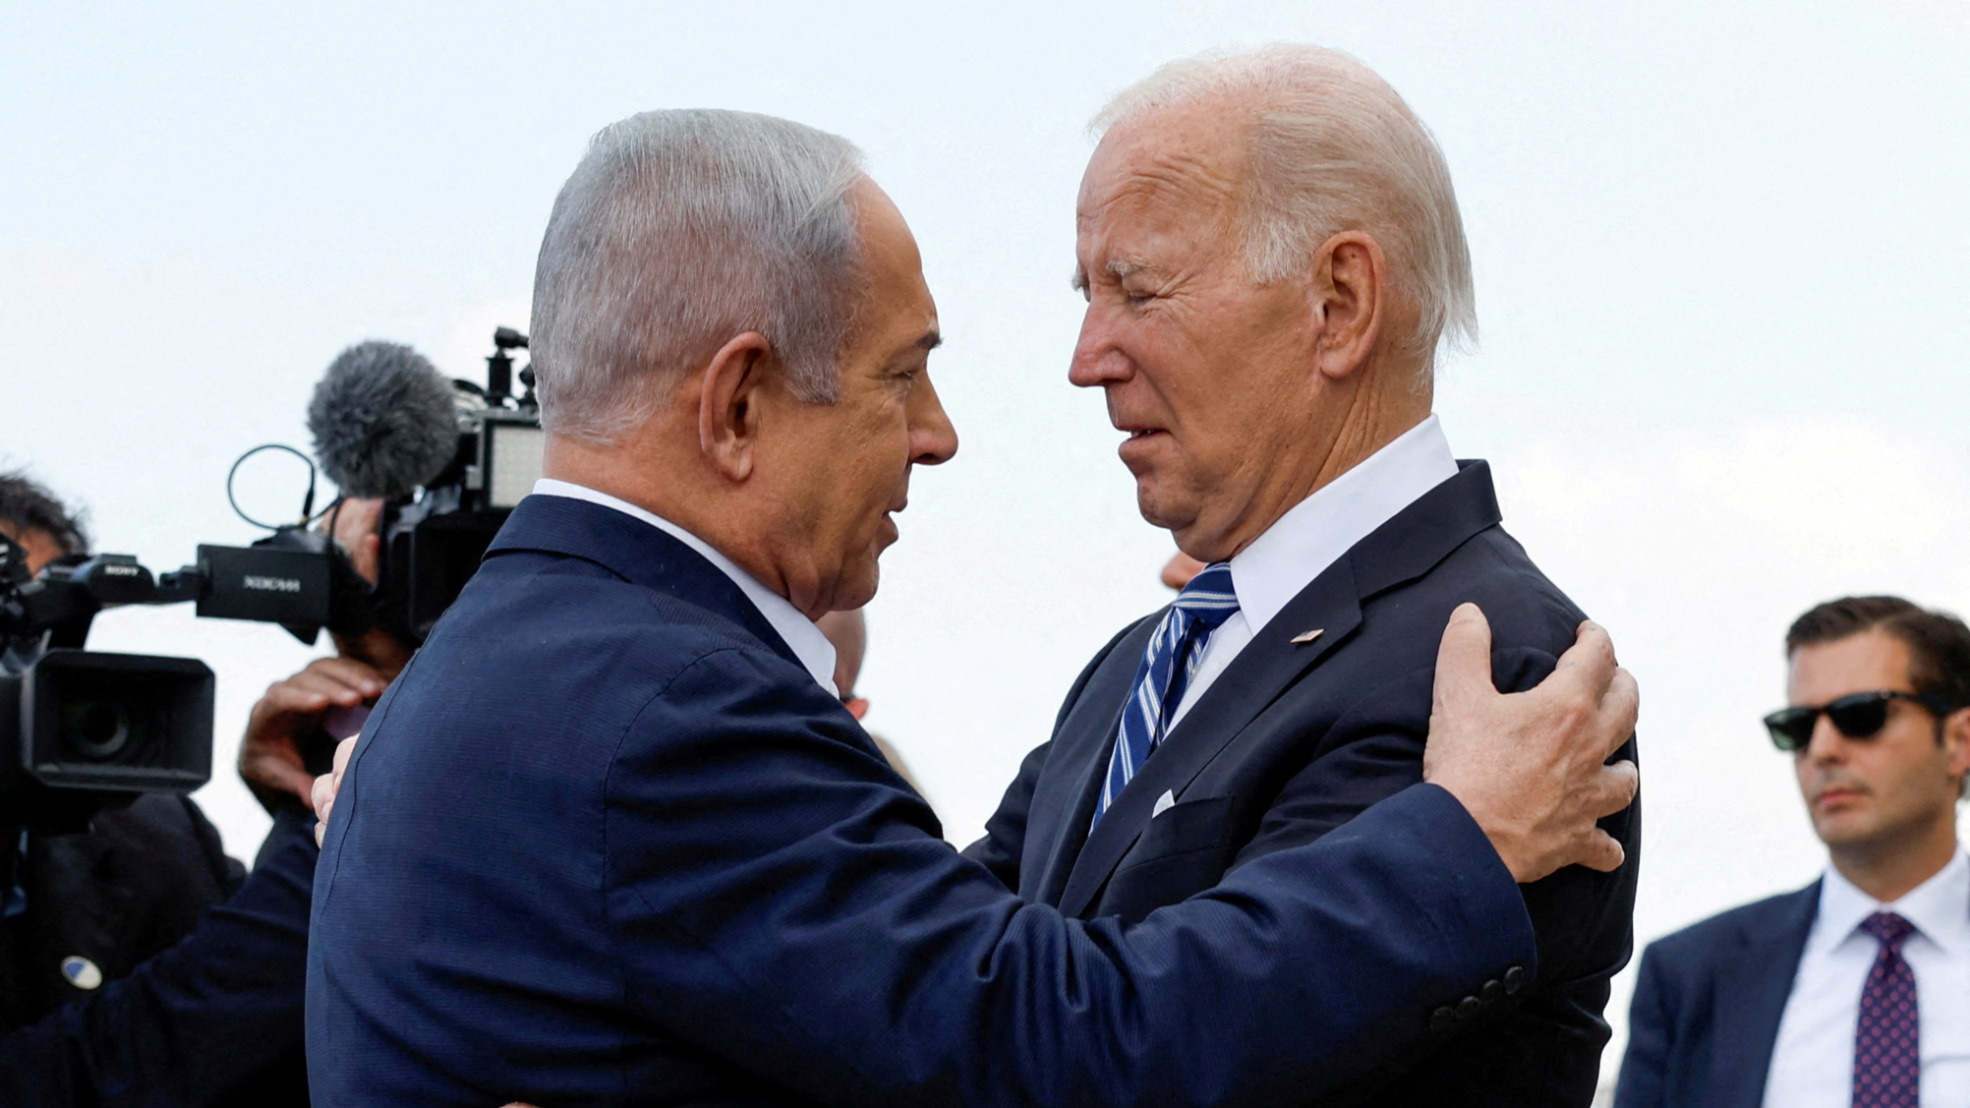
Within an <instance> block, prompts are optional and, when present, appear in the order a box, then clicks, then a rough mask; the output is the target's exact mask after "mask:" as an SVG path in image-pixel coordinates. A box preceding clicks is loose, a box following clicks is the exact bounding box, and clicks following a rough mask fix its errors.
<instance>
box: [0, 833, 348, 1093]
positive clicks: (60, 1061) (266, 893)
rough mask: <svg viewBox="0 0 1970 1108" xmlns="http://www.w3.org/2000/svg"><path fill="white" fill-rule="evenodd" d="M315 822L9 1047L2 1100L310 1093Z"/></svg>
mask: <svg viewBox="0 0 1970 1108" xmlns="http://www.w3.org/2000/svg"><path fill="white" fill-rule="evenodd" d="M313 827H314V824H313V821H312V820H308V821H302V820H299V819H288V820H286V821H284V822H282V823H277V824H276V825H275V830H274V835H276V836H281V838H282V842H281V844H280V845H279V847H278V849H276V850H275V851H273V852H272V853H271V854H270V855H268V857H267V861H266V863H265V864H263V865H262V866H261V867H260V868H258V869H255V870H254V871H253V872H252V873H251V874H250V875H248V876H247V878H246V881H245V883H244V884H243V885H242V886H241V887H240V890H239V892H238V893H237V894H236V895H235V896H233V898H232V899H230V900H228V901H227V902H225V903H224V904H221V905H218V906H216V907H214V908H212V909H211V910H210V911H208V912H207V913H206V914H205V916H204V917H203V918H202V919H201V920H200V921H199V923H198V926H197V927H196V928H194V929H193V931H192V932H191V934H190V935H188V936H186V938H185V939H184V940H183V941H182V942H180V943H178V944H177V945H175V946H173V947H170V948H168V949H166V950H165V951H164V952H163V953H161V954H159V955H157V956H156V957H155V958H152V959H151V960H149V961H147V962H145V963H143V964H142V965H140V966H138V967H137V969H136V970H135V971H133V972H132V973H131V974H130V975H129V976H127V977H124V978H122V979H120V980H117V981H113V982H111V983H110V984H108V985H106V986H104V988H103V990H102V991H101V992H100V993H98V994H97V995H95V996H93V997H90V998H89V999H88V1000H85V1001H82V1002H80V1003H77V1004H71V1005H68V1006H67V1007H64V1008H62V1009H60V1010H59V1011H57V1012H55V1013H54V1014H52V1015H50V1016H49V1017H48V1018H46V1019H44V1020H42V1021H41V1022H40V1023H38V1024H35V1025H33V1026H32V1027H27V1028H23V1029H22V1030H20V1031H17V1032H15V1033H13V1034H12V1035H9V1036H7V1037H6V1038H5V1039H0V1104H35V1105H49V1106H66V1108H84V1106H103V1108H121V1106H125V1105H130V1106H135V1105H145V1106H149V1108H177V1106H189V1105H205V1104H211V1103H214V1102H215V1101H216V1100H217V1099H218V1098H220V1097H222V1096H227V1095H238V1094H241V1093H243V1091H244V1090H246V1089H248V1088H251V1089H252V1090H254V1092H255V1093H262V1092H263V1091H267V1090H276V1089H278V1090H282V1091H285V1090H286V1089H288V1088H291V1089H292V1092H293V1095H294V1097H295V1098H297V1099H298V1098H300V1096H301V1089H302V1085H301V1081H302V1061H301V1048H302V1047H301V1039H302V1018H301V1011H302V995H303V988H304V984H305V973H306V958H307V942H308V905H309V901H310V898H311V895H312V887H313V880H314V869H315V856H316V850H315V843H314V833H313ZM283 1067H285V1069H286V1071H287V1072H286V1073H285V1074H283V1073H281V1072H280V1071H281V1070H282V1068H283ZM283 1078H285V1079H286V1081H287V1084H286V1085H283V1083H282V1079H283ZM249 1099H250V1100H252V1101H253V1102H255V1103H262V1104H272V1103H277V1102H287V1101H285V1100H282V1101H275V1100H273V1099H271V1098H270V1097H269V1096H267V1095H256V1096H253V1097H251V1098H249Z"/></svg>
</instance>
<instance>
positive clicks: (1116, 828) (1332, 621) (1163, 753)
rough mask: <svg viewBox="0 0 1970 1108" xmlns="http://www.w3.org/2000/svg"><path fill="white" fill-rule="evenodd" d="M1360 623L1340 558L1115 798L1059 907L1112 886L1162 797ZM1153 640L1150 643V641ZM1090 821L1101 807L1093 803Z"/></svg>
mask: <svg viewBox="0 0 1970 1108" xmlns="http://www.w3.org/2000/svg"><path fill="white" fill-rule="evenodd" d="M1360 623H1361V608H1360V605H1359V604H1358V603H1357V602H1356V600H1355V589H1354V575H1353V573H1352V571H1351V570H1350V569H1349V567H1348V564H1347V561H1346V560H1345V559H1343V560H1342V561H1339V562H1336V563H1335V564H1334V565H1333V566H1331V567H1329V569H1328V570H1327V572H1325V573H1323V574H1321V575H1320V576H1319V577H1317V578H1315V579H1314V582H1313V584H1311V585H1308V586H1307V587H1306V589H1305V591H1303V592H1301V593H1300V595H1298V596H1296V597H1294V598H1293V600H1292V602H1291V603H1289V604H1287V605H1286V607H1285V608H1283V609H1281V611H1280V613H1279V616H1278V618H1276V619H1274V620H1273V621H1272V622H1271V623H1269V624H1267V625H1266V626H1265V627H1264V628H1261V629H1260V631H1259V633H1258V635H1257V636H1255V637H1254V638H1253V639H1252V641H1251V642H1249V643H1247V644H1246V645H1245V649H1244V650H1242V651H1240V652H1239V654H1238V658H1237V660H1236V661H1234V662H1233V663H1232V664H1231V666H1230V667H1229V668H1227V669H1226V670H1225V671H1224V672H1223V673H1222V674H1220V675H1219V676H1218V679H1217V680H1216V681H1213V682H1212V683H1211V687H1210V688H1208V689H1205V690H1204V694H1203V696H1201V697H1199V698H1198V701H1197V703H1196V704H1195V705H1194V706H1193V707H1192V708H1191V709H1190V711H1189V713H1188V714H1186V715H1185V716H1184V717H1183V721H1182V722H1181V723H1179V724H1177V726H1176V728H1175V729H1174V730H1172V731H1171V732H1170V734H1169V736H1168V737H1166V738H1165V739H1164V740H1163V742H1162V743H1161V744H1160V745H1158V746H1157V748H1156V752H1155V753H1154V754H1152V755H1151V756H1150V758H1149V760H1148V761H1147V762H1145V763H1143V767H1142V772H1140V773H1138V774H1136V775H1135V777H1134V779H1133V780H1131V781H1130V782H1129V786H1128V788H1126V789H1123V790H1122V795H1121V796H1119V797H1116V798H1115V803H1114V804H1112V805H1110V806H1109V809H1108V813H1107V814H1106V815H1104V816H1102V817H1101V823H1100V824H1099V825H1097V826H1096V827H1095V829H1094V833H1093V834H1091V835H1089V836H1088V838H1087V844H1086V845H1085V846H1083V847H1082V848H1081V852H1080V856H1079V857H1078V858H1077V859H1076V860H1075V862H1074V867H1073V874H1072V876H1070V877H1069V878H1068V880H1067V886H1066V889H1065V890H1064V891H1063V892H1062V893H1061V897H1060V910H1061V911H1063V912H1065V913H1067V914H1068V915H1070V916H1080V915H1082V914H1083V913H1084V912H1086V911H1087V909H1088V908H1089V906H1090V904H1091V903H1092V902H1093V900H1094V898H1095V895H1096V894H1097V893H1099V892H1100V891H1101V887H1102V886H1103V885H1104V884H1106V883H1107V881H1108V876H1109V874H1111V873H1113V872H1114V870H1115V866H1116V863H1118V862H1120V861H1121V860H1122V856H1123V855H1124V854H1127V853H1128V852H1129V848H1130V847H1132V846H1134V845H1135V841H1136V839H1137V838H1138V837H1140V835H1141V834H1142V831H1143V828H1145V827H1146V826H1147V825H1148V823H1149V819H1150V813H1151V811H1152V810H1153V809H1154V807H1155V804H1156V801H1157V799H1158V798H1159V797H1161V796H1162V795H1163V794H1164V793H1165V792H1169V793H1171V794H1181V793H1182V792H1183V790H1184V787H1185V786H1187V785H1189V784H1190V782H1191V779H1192V778H1194V777H1196V776H1197V774H1198V773H1199V772H1200V771H1201V770H1203V768H1204V767H1205V766H1206V765H1208V764H1210V761H1211V759H1212V758H1214V757H1216V756H1217V754H1218V752H1219V751H1220V750H1223V749H1224V747H1225V746H1226V745H1227V744H1229V743H1230V742H1231V740H1232V739H1233V738H1235V737H1237V735H1238V733H1239V732H1240V731H1242V730H1244V729H1245V726H1246V725H1247V724H1249V723H1250V722H1251V721H1252V720H1253V719H1255V718H1256V717H1257V716H1258V714H1259V713H1260V712H1262V711H1264V710H1265V709H1266V708H1267V707H1268V706H1269V705H1270V704H1271V703H1272V702H1273V701H1274V700H1276V699H1277V698H1278V696H1279V694H1280V693H1282V692H1284V691H1285V690H1286V689H1287V688H1289V687H1291V685H1292V683H1293V682H1294V681H1296V680H1298V679H1299V676H1300V675H1301V674H1302V673H1305V672H1306V671H1307V670H1309V669H1311V668H1312V667H1313V666H1314V664H1315V663H1317V662H1319V661H1320V659H1322V658H1324V657H1326V656H1327V655H1328V654H1330V653H1332V652H1333V651H1334V650H1336V649H1337V648H1339V646H1340V645H1341V643H1343V642H1345V641H1346V640H1347V638H1348V636H1350V635H1351V634H1353V633H1354V629H1355V628H1356V627H1358V626H1359V625H1360ZM1310 627H1319V628H1322V629H1323V630H1322V632H1321V635H1320V637H1319V638H1317V639H1315V640H1313V641H1312V642H1308V643H1294V642H1292V641H1291V640H1292V639H1293V637H1294V636H1296V635H1298V634H1300V633H1301V632H1302V631H1305V630H1307V629H1308V628H1310ZM1145 644H1146V640H1145ZM1143 649H1144V647H1138V648H1137V650H1136V658H1135V660H1134V661H1133V662H1131V664H1130V673H1129V677H1128V678H1127V679H1125V681H1124V683H1123V686H1122V688H1121V690H1120V691H1119V693H1118V694H1117V695H1116V696H1115V698H1114V701H1113V706H1112V708H1111V710H1110V712H1109V713H1108V718H1109V721H1110V722H1109V729H1108V734H1107V735H1106V736H1105V738H1106V742H1104V743H1103V744H1102V745H1101V746H1100V755H1099V765H1098V767H1097V769H1105V768H1106V766H1107V760H1108V757H1109V754H1110V748H1111V747H1112V746H1113V745H1114V730H1115V727H1116V726H1117V725H1118V724H1119V722H1120V719H1121V708H1122V702H1123V701H1124V700H1125V699H1126V698H1127V696H1128V693H1129V685H1130V684H1131V683H1133V679H1134V676H1135V672H1134V671H1135V666H1136V665H1137V664H1139V663H1140V661H1141V657H1142V650H1143ZM1100 780H1101V778H1100V776H1099V773H1098V772H1097V773H1095V774H1094V775H1093V776H1091V777H1090V778H1089V779H1088V789H1087V792H1088V796H1089V798H1090V800H1091V799H1092V795H1093V793H1094V791H1095V790H1096V789H1098V788H1099V783H1100ZM1086 807H1087V810H1088V813H1089V818H1092V816H1093V812H1094V808H1093V806H1092V804H1091V803H1090V804H1087V805H1086Z"/></svg>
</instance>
